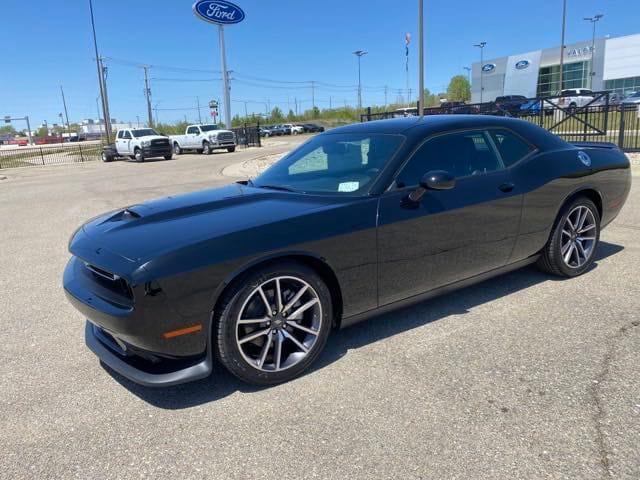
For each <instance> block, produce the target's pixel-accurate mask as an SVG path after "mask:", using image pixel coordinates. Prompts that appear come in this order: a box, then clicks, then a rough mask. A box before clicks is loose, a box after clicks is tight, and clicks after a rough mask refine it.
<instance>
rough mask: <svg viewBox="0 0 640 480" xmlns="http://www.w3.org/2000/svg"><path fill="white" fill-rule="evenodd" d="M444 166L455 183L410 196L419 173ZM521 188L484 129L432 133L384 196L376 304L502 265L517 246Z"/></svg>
mask: <svg viewBox="0 0 640 480" xmlns="http://www.w3.org/2000/svg"><path fill="white" fill-rule="evenodd" d="M433 170H446V171H448V172H449V173H451V174H452V175H453V176H454V177H455V178H456V183H455V186H454V187H453V188H452V189H450V190H427V191H426V193H425V195H424V196H423V197H422V199H421V200H420V201H419V202H412V201H410V200H409V199H408V195H409V193H411V192H412V191H414V190H415V189H416V188H417V187H418V184H419V181H420V179H421V178H422V176H423V175H424V174H425V173H427V172H429V171H433ZM521 210H522V195H521V194H520V193H519V192H518V188H517V186H515V185H513V184H512V182H511V178H510V173H509V170H508V169H506V168H505V166H504V164H503V162H502V160H501V158H500V156H499V153H498V152H497V151H496V147H495V145H494V143H493V140H492V139H491V137H490V136H489V134H488V132H486V131H484V130H466V131H458V132H449V133H445V134H439V135H436V136H433V137H431V138H429V139H427V140H426V141H425V142H424V143H423V144H422V145H421V146H420V147H419V148H418V149H417V150H416V151H415V152H414V154H413V155H412V156H411V158H410V159H409V160H408V162H407V163H406V164H405V166H404V167H403V168H401V169H400V172H399V173H398V175H397V177H396V179H395V181H394V183H393V184H392V185H391V187H390V188H389V189H388V191H387V192H386V193H384V194H383V195H382V196H381V197H380V202H379V212H378V262H379V264H378V285H379V304H380V305H381V306H382V305H385V304H388V303H392V302H394V301H398V300H402V299H404V298H408V297H411V296H413V295H417V294H420V293H423V292H426V291H429V290H432V289H435V288H438V287H441V286H444V285H447V284H451V283H454V282H456V281H459V280H462V279H465V278H469V277H472V276H474V275H478V274H480V273H483V272H486V271H489V270H492V269H495V268H498V267H501V266H503V265H505V264H506V263H507V261H508V259H509V257H510V255H511V251H512V249H513V247H514V244H515V241H516V238H517V235H518V230H519V222H520V215H521Z"/></svg>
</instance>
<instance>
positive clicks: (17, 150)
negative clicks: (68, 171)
mask: <svg viewBox="0 0 640 480" xmlns="http://www.w3.org/2000/svg"><path fill="white" fill-rule="evenodd" d="M101 152H102V144H100V143H97V142H95V143H82V142H80V143H73V144H69V143H66V144H49V145H39V146H24V147H20V146H17V145H3V146H2V147H0V169H3V168H14V167H31V166H37V165H40V166H41V165H57V164H63V163H82V162H90V161H93V160H99V159H100V155H101Z"/></svg>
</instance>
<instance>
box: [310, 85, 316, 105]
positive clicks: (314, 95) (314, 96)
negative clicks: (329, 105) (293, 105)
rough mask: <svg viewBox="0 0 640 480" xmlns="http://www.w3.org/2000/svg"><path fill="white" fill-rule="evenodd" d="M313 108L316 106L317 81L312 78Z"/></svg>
mask: <svg viewBox="0 0 640 480" xmlns="http://www.w3.org/2000/svg"><path fill="white" fill-rule="evenodd" d="M311 108H313V109H314V110H315V108H316V82H315V81H313V80H311Z"/></svg>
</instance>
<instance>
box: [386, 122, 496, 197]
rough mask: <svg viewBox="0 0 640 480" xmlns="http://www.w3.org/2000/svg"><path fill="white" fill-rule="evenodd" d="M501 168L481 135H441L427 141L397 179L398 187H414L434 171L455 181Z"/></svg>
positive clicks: (484, 137)
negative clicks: (452, 177) (445, 173)
mask: <svg viewBox="0 0 640 480" xmlns="http://www.w3.org/2000/svg"><path fill="white" fill-rule="evenodd" d="M501 168H503V167H502V164H501V163H500V160H499V159H498V158H497V157H496V154H495V153H494V150H493V149H492V148H490V147H489V143H488V141H487V138H486V136H485V133H484V132H482V131H467V132H456V133H447V134H444V135H438V136H436V137H433V138H431V139H429V140H427V142H426V143H424V144H423V145H422V146H421V147H420V148H419V149H418V150H417V151H416V152H415V153H414V154H413V156H412V157H411V159H410V160H409V163H407V164H406V165H405V167H404V168H403V169H402V172H400V175H398V179H397V184H398V186H399V187H403V186H405V187H406V186H413V185H417V184H418V183H419V182H420V179H421V178H422V176H423V175H424V174H425V173H427V172H429V171H431V170H445V171H447V172H449V173H451V174H452V175H453V176H455V177H456V178H460V177H466V176H468V175H480V174H483V173H487V172H492V171H494V170H500V169H501Z"/></svg>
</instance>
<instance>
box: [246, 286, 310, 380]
mask: <svg viewBox="0 0 640 480" xmlns="http://www.w3.org/2000/svg"><path fill="white" fill-rule="evenodd" d="M321 326H322V304H321V302H320V298H319V296H318V294H317V292H316V291H315V290H314V289H313V287H312V286H311V285H309V284H308V283H307V282H305V281H304V280H302V279H300V278H297V277H293V276H279V277H275V278H271V279H269V280H267V281H265V282H263V283H262V284H260V285H259V286H258V287H256V288H255V289H254V290H253V291H252V292H251V293H250V294H249V296H248V297H247V299H246V300H245V301H244V303H243V305H242V307H241V308H240V313H239V314H238V318H237V321H236V345H237V347H238V350H239V351H240V353H241V354H242V357H243V358H244V360H245V361H246V362H247V363H248V364H249V365H251V366H252V367H254V368H256V369H258V370H261V371H266V372H279V371H282V370H286V369H288V368H291V367H292V366H294V365H296V364H298V363H299V362H301V361H302V360H303V359H304V358H305V357H306V356H307V355H308V354H309V353H310V352H311V350H312V349H313V347H314V345H315V344H316V341H317V339H318V335H319V334H320V330H321Z"/></svg>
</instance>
